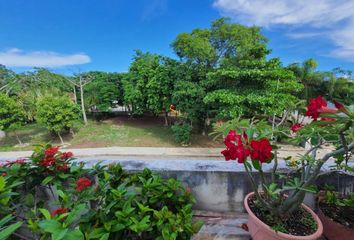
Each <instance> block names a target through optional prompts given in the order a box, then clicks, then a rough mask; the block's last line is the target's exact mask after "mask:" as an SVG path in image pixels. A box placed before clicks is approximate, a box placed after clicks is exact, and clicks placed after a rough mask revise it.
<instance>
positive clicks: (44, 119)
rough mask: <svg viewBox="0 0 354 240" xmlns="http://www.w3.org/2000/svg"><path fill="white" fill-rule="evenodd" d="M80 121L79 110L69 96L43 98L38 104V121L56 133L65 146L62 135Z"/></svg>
mask: <svg viewBox="0 0 354 240" xmlns="http://www.w3.org/2000/svg"><path fill="white" fill-rule="evenodd" d="M78 119H79V108H78V106H77V105H76V104H75V103H74V102H73V101H72V100H71V99H70V98H69V97H68V96H65V95H63V96H52V95H47V96H44V97H42V98H41V99H40V100H39V101H38V102H37V113H36V120H37V121H38V122H39V123H42V124H43V125H45V126H46V128H47V129H48V130H49V131H51V132H54V133H56V134H57V135H58V137H59V138H60V141H61V143H62V144H64V141H63V138H62V136H61V133H63V132H67V131H69V130H70V129H71V128H72V127H73V126H74V124H75V122H77V121H78Z"/></svg>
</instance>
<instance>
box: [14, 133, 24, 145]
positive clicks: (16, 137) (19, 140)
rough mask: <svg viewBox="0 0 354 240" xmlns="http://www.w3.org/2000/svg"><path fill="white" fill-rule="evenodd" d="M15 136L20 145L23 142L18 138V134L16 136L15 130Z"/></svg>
mask: <svg viewBox="0 0 354 240" xmlns="http://www.w3.org/2000/svg"><path fill="white" fill-rule="evenodd" d="M15 136H16V139H17V141H18V143H19V144H20V146H22V145H23V143H22V141H21V139H20V138H19V136H18V134H17V132H16V131H15Z"/></svg>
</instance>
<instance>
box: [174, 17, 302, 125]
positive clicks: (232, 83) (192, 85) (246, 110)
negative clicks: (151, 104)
mask: <svg viewBox="0 0 354 240" xmlns="http://www.w3.org/2000/svg"><path fill="white" fill-rule="evenodd" d="M267 41H268V40H267V39H266V38H265V37H264V36H263V35H262V34H261V31H260V29H259V28H258V27H246V26H243V25H240V24H234V23H231V22H230V20H229V19H227V18H220V19H217V20H215V21H214V22H212V25H211V27H210V29H195V30H193V31H192V32H191V33H182V34H180V35H178V36H177V38H176V40H175V41H174V42H173V43H172V47H173V48H174V50H175V52H176V54H177V55H178V56H179V57H180V58H181V60H182V62H184V63H185V67H184V68H185V69H184V70H183V71H182V72H181V75H180V77H179V78H178V81H179V82H178V83H176V89H175V92H174V94H173V96H174V100H175V103H176V104H177V108H178V109H179V110H181V111H183V112H184V113H187V114H186V115H187V116H188V117H189V118H191V120H192V121H196V122H197V123H198V124H199V125H201V124H203V126H204V127H203V129H205V128H206V125H207V124H206V123H207V122H208V118H209V116H214V117H217V118H234V117H236V116H239V115H248V116H254V115H256V114H273V113H274V112H276V113H280V112H281V111H282V110H283V109H284V107H286V106H288V105H291V104H292V103H293V102H294V101H295V100H296V97H294V96H293V95H292V94H293V93H295V92H296V91H298V90H297V89H301V88H302V86H301V84H298V83H297V82H296V80H295V78H294V76H293V74H292V72H291V71H289V70H286V69H284V68H283V67H282V65H281V63H280V61H279V60H278V59H270V60H267V59H266V57H267V55H268V54H269V53H270V50H268V49H267ZM186 73H187V74H186Z"/></svg>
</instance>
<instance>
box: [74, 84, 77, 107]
mask: <svg viewBox="0 0 354 240" xmlns="http://www.w3.org/2000/svg"><path fill="white" fill-rule="evenodd" d="M73 89H74V102H75V103H76V104H77V96H76V86H75V85H74V86H73Z"/></svg>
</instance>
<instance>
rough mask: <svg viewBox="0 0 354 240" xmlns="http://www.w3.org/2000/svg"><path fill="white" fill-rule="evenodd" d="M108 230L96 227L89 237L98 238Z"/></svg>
mask: <svg viewBox="0 0 354 240" xmlns="http://www.w3.org/2000/svg"><path fill="white" fill-rule="evenodd" d="M105 233H107V232H106V230H104V229H103V228H95V229H94V230H93V231H92V232H90V233H89V239H97V238H100V237H102V236H103V235H104V234H105Z"/></svg>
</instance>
